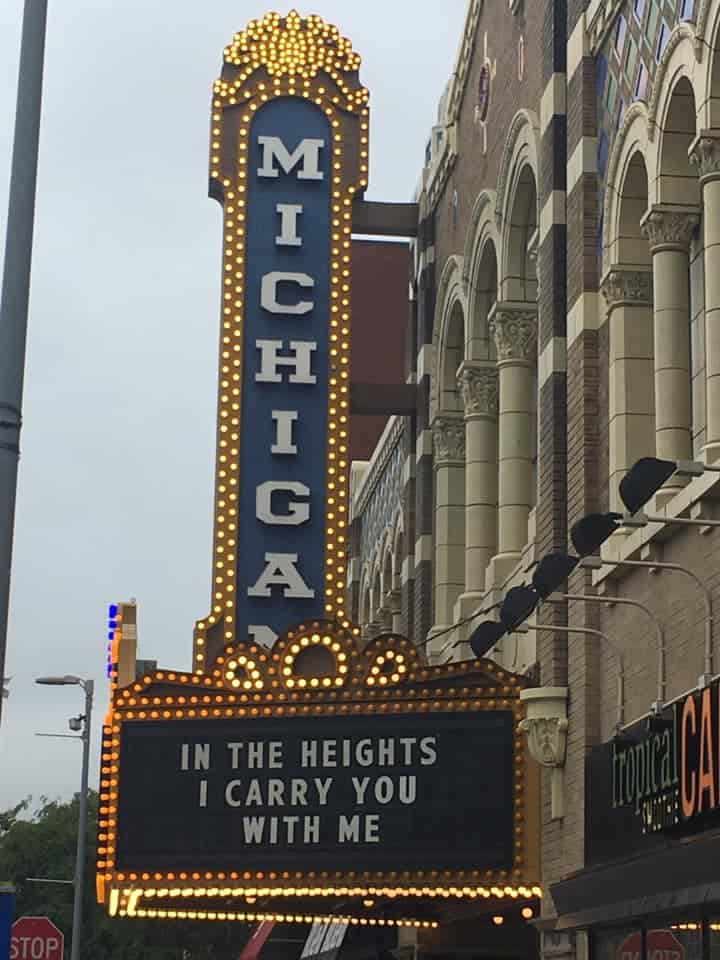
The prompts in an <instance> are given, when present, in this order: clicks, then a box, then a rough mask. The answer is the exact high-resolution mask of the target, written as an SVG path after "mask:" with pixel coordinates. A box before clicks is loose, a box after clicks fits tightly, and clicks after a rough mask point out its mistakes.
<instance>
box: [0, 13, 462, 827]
mask: <svg viewBox="0 0 720 960" xmlns="http://www.w3.org/2000/svg"><path fill="white" fill-rule="evenodd" d="M22 5H23V4H22V0H3V2H2V3H0V218H1V219H0V227H1V237H0V244H3V243H4V238H5V217H6V211H7V192H8V185H9V176H10V156H11V142H12V130H13V123H14V113H15V95H16V86H17V63H18V55H19V45H20V26H21V16H22V10H21V8H22ZM49 5H50V15H49V22H48V43H47V56H46V63H45V100H44V110H43V122H42V136H41V145H40V170H39V182H38V201H37V219H36V232H35V252H34V261H33V276H32V296H31V311H30V328H29V337H28V355H27V375H26V381H25V398H24V411H23V412H24V424H25V426H24V431H23V438H22V461H21V467H20V481H19V490H18V509H17V517H16V538H15V553H14V563H13V593H12V605H11V614H10V635H9V650H8V663H7V671H6V672H7V674H8V675H9V676H11V677H12V678H13V679H12V683H11V685H10V691H11V695H10V698H9V699H8V700H6V701H5V708H4V715H3V725H2V729H0V808H2V807H5V806H7V805H9V804H10V803H13V802H16V801H17V800H19V799H21V798H23V797H25V796H26V795H28V794H32V795H34V797H35V798H38V797H40V796H41V795H43V794H44V795H49V796H52V797H55V796H62V797H68V796H70V795H71V793H72V792H73V791H74V790H75V789H77V785H78V782H79V777H80V749H79V744H76V743H73V742H71V741H69V740H48V739H39V738H37V737H35V736H34V734H35V733H36V732H59V733H67V732H68V730H67V726H66V720H67V718H68V717H69V716H71V715H72V714H73V712H75V713H77V712H79V711H80V707H81V692H80V690H79V689H77V688H72V687H67V688H62V687H61V688H52V687H37V686H35V685H34V684H33V678H34V677H36V676H38V675H39V674H43V673H45V674H52V673H74V674H79V675H81V676H83V677H94V678H95V679H96V682H97V697H96V714H95V720H96V722H95V723H94V725H93V738H94V744H95V747H96V748H97V744H98V734H99V724H100V720H101V717H102V715H103V713H104V712H105V709H106V706H107V686H106V682H105V680H104V661H105V644H106V639H105V636H106V627H105V618H106V613H107V605H108V603H110V602H113V601H117V600H124V599H128V598H130V597H136V598H137V600H138V604H139V621H140V655H141V656H143V657H146V658H152V659H157V660H158V661H159V662H160V664H161V665H162V666H166V667H175V668H178V669H188V668H189V667H190V660H191V646H192V629H193V623H194V621H195V619H197V618H199V617H202V616H204V615H205V614H206V613H207V612H208V603H209V595H210V585H209V583H210V562H211V555H210V547H211V522H212V516H211V513H212V493H213V489H212V485H213V459H214V442H215V400H216V377H217V366H216V360H217V357H216V351H217V338H218V325H219V309H218V304H219V289H220V266H219V265H220V246H221V244H220V241H221V217H220V208H219V207H218V206H217V205H216V204H215V203H214V201H211V200H209V199H208V198H207V179H208V163H207V158H208V124H209V105H210V90H211V85H212V82H213V80H214V79H215V77H216V76H218V75H219V71H220V65H221V59H222V51H223V48H224V46H225V45H226V43H228V42H229V41H230V40H231V38H232V35H233V33H234V32H235V31H237V30H239V29H241V28H242V27H243V26H245V24H246V23H247V21H248V20H250V19H252V18H253V17H257V16H261V15H262V14H263V13H265V12H266V11H267V10H268V9H272V7H270V6H266V5H265V3H261V2H258V0H211V2H204V3H203V2H200V0H174V2H170V0H123V2H122V3H120V2H118V0H50V4H49ZM465 6H466V0H442V2H441V3H438V2H437V0H363V2H362V3H360V2H358V0H334V2H333V0H315V2H313V3H312V5H311V6H310V7H309V8H307V9H305V8H300V12H301V13H303V14H307V13H318V14H320V15H322V16H324V17H325V18H326V19H328V20H330V21H332V22H334V23H336V24H337V25H338V26H339V27H340V29H341V32H342V33H343V34H344V35H345V36H348V37H349V38H350V39H351V40H352V41H353V44H354V47H355V49H356V50H357V51H358V52H359V53H360V54H361V56H362V58H363V67H362V73H361V76H362V80H363V82H364V83H365V85H366V86H368V87H369V89H370V94H371V108H372V129H371V133H372V140H371V163H372V166H371V179H370V190H369V192H368V197H369V198H370V199H375V200H409V199H410V198H411V195H412V192H413V189H414V187H415V184H416V182H417V180H418V176H419V173H420V169H421V166H422V159H423V151H424V145H425V141H426V138H427V136H428V134H429V132H430V127H431V125H432V123H433V120H434V117H435V113H436V105H437V102H438V99H439V97H440V95H441V93H442V90H443V87H444V85H445V83H446V81H447V79H448V77H449V75H450V72H451V70H452V68H453V64H454V59H455V52H456V49H457V43H458V38H459V35H460V31H461V29H462V24H463V19H464V13H465ZM279 9H280V10H281V12H283V13H285V12H287V9H285V8H279ZM95 753H97V750H96V751H95ZM92 783H93V785H95V784H97V764H96V762H95V763H94V764H93V771H92Z"/></svg>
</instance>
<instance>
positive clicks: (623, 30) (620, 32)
mask: <svg viewBox="0 0 720 960" xmlns="http://www.w3.org/2000/svg"><path fill="white" fill-rule="evenodd" d="M626 36H627V20H626V19H625V17H623V16H619V17H618V22H617V27H616V28H615V53H616V54H617V57H618V60H620V61H621V62H622V55H623V50H624V49H625V37H626Z"/></svg>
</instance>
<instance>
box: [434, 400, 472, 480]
mask: <svg viewBox="0 0 720 960" xmlns="http://www.w3.org/2000/svg"><path fill="white" fill-rule="evenodd" d="M433 448H434V451H435V466H436V467H437V466H439V465H441V464H453V463H455V464H462V463H465V418H464V417H463V416H462V415H461V414H459V413H443V414H440V415H438V416H437V417H435V419H434V420H433Z"/></svg>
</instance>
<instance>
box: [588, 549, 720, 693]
mask: <svg viewBox="0 0 720 960" xmlns="http://www.w3.org/2000/svg"><path fill="white" fill-rule="evenodd" d="M580 566H581V567H585V568H587V569H590V570H601V569H602V568H603V567H644V568H645V569H646V570H650V571H656V570H670V571H673V570H674V571H676V572H677V573H684V574H685V575H686V576H688V577H690V579H691V580H694V581H695V583H696V584H697V586H698V587H699V588H700V590H701V592H702V595H703V602H704V604H705V654H704V660H703V673H702V675H701V676H700V678H699V679H698V687H699V688H700V689H702V688H703V687H706V686H708V684H709V683H710V682H711V681H712V679H713V677H714V672H713V662H714V651H713V602H712V591H711V590H710V587H708V585H707V584H706V583H704V582H703V581H702V580H701V579H700V577H698V575H697V574H696V573H694V572H693V571H692V570H690V569H689V568H688V567H683V566H682V565H681V564H679V563H667V562H666V561H664V560H610V559H606V558H605V557H597V556H591V557H583V558H582V560H581V561H580Z"/></svg>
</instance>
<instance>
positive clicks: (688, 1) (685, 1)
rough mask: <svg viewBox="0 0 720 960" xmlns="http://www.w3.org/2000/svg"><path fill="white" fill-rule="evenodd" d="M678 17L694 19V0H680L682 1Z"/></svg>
mask: <svg viewBox="0 0 720 960" xmlns="http://www.w3.org/2000/svg"><path fill="white" fill-rule="evenodd" d="M680 19H681V20H694V19H695V0H682V3H681V4H680Z"/></svg>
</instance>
